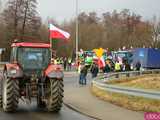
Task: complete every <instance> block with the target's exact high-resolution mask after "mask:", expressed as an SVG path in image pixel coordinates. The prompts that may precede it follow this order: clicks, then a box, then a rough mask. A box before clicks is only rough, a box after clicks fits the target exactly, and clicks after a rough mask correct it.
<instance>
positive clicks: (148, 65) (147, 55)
mask: <svg viewBox="0 0 160 120" xmlns="http://www.w3.org/2000/svg"><path fill="white" fill-rule="evenodd" d="M132 60H133V61H132V65H133V68H135V66H136V64H137V62H140V64H141V68H143V69H160V49H154V48H137V49H135V50H134V52H133V57H132Z"/></svg>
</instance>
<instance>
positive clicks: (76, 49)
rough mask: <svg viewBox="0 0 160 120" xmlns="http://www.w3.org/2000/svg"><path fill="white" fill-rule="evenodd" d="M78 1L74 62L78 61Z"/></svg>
mask: <svg viewBox="0 0 160 120" xmlns="http://www.w3.org/2000/svg"><path fill="white" fill-rule="evenodd" d="M78 27H79V26H78V0H76V62H77V61H78V41H79V40H78V39H79V37H78Z"/></svg>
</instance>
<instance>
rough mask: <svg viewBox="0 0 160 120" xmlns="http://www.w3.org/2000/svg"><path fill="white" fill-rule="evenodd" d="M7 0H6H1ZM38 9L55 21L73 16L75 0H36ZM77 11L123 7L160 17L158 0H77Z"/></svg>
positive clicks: (44, 16)
mask: <svg viewBox="0 0 160 120" xmlns="http://www.w3.org/2000/svg"><path fill="white" fill-rule="evenodd" d="M1 1H2V2H3V1H7V0H1ZM37 2H38V11H39V13H40V15H41V16H42V17H43V19H46V18H47V17H53V18H55V19H56V20H57V21H63V20H64V19H67V20H69V19H70V18H73V17H75V9H76V8H75V7H76V0H37ZM78 2H79V12H82V11H86V12H90V11H95V12H97V13H98V14H99V15H100V14H101V13H103V12H107V11H113V10H114V9H116V10H118V11H120V10H122V9H124V8H127V9H130V10H131V11H134V12H136V13H138V14H140V15H141V16H143V18H145V19H146V18H147V19H151V18H152V16H153V15H157V16H158V17H160V0H78Z"/></svg>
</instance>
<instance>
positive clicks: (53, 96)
mask: <svg viewBox="0 0 160 120" xmlns="http://www.w3.org/2000/svg"><path fill="white" fill-rule="evenodd" d="M63 86H64V85H63V80H56V79H51V80H50V85H49V86H48V89H49V96H48V100H47V105H46V107H47V109H48V111H50V112H59V111H60V109H61V107H62V103H63V92H64V90H63Z"/></svg>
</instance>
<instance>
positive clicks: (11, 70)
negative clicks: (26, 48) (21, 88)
mask: <svg viewBox="0 0 160 120" xmlns="http://www.w3.org/2000/svg"><path fill="white" fill-rule="evenodd" d="M3 72H7V77H9V78H20V77H23V72H22V70H21V68H20V66H19V65H18V64H12V63H8V64H6V65H5V66H4V70H3Z"/></svg>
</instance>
